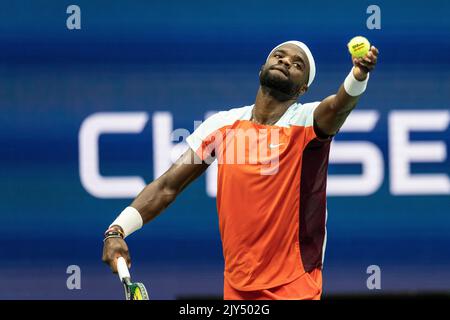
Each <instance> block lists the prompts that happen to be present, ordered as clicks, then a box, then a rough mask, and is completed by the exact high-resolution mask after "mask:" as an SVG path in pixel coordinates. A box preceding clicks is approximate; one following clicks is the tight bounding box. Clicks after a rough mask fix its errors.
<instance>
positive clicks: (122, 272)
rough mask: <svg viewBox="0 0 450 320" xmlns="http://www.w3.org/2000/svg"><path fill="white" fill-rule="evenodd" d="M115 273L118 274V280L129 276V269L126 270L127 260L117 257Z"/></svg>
mask: <svg viewBox="0 0 450 320" xmlns="http://www.w3.org/2000/svg"><path fill="white" fill-rule="evenodd" d="M117 273H118V274H119V278H120V281H122V282H123V279H124V278H131V277H130V271H128V267H127V262H126V261H125V259H124V258H123V257H119V258H118V259H117Z"/></svg>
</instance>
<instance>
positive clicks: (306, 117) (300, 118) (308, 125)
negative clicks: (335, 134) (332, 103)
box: [293, 101, 332, 145]
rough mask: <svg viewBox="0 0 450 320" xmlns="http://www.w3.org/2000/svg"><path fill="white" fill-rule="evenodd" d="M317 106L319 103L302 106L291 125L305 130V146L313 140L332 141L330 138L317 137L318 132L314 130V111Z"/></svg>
mask: <svg viewBox="0 0 450 320" xmlns="http://www.w3.org/2000/svg"><path fill="white" fill-rule="evenodd" d="M319 104H320V101H315V102H310V103H305V104H302V105H301V106H300V108H299V109H298V110H296V114H295V115H294V119H293V124H294V125H296V126H302V127H304V128H305V133H306V134H305V145H306V144H308V143H309V142H310V141H311V140H313V139H316V140H318V141H330V140H331V139H332V136H328V137H319V136H318V135H317V131H318V130H317V128H315V121H314V110H316V108H317V107H318V106H319Z"/></svg>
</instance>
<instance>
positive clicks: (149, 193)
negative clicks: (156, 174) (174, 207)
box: [130, 179, 178, 224]
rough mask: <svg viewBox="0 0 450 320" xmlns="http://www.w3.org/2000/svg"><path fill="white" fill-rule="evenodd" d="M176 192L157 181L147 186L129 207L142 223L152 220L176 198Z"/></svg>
mask: <svg viewBox="0 0 450 320" xmlns="http://www.w3.org/2000/svg"><path fill="white" fill-rule="evenodd" d="M177 195H178V191H177V190H174V189H172V188H170V187H168V186H166V185H165V183H164V181H161V180H160V179H157V180H155V181H153V182H152V183H150V184H148V185H147V186H146V187H145V188H144V189H143V190H142V191H141V192H140V193H139V194H138V196H137V197H136V198H135V199H134V200H133V202H132V203H131V205H130V206H131V207H133V208H135V209H136V210H137V211H138V212H139V213H140V214H141V217H142V220H143V223H144V224H145V223H147V222H149V221H151V220H153V219H154V218H155V217H156V216H157V215H159V214H160V213H161V212H162V211H163V210H164V209H165V208H167V207H168V206H169V205H170V204H171V203H172V202H173V201H174V200H175V198H176V197H177Z"/></svg>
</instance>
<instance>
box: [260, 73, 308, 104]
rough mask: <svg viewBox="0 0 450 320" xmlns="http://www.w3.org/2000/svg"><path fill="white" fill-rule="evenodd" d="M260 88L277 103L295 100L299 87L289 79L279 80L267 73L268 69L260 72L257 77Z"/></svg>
mask: <svg viewBox="0 0 450 320" xmlns="http://www.w3.org/2000/svg"><path fill="white" fill-rule="evenodd" d="M259 83H260V85H261V87H263V88H265V89H266V90H264V91H266V92H267V93H268V94H269V95H271V96H272V97H274V98H275V99H276V100H278V101H287V100H292V99H297V96H298V90H299V86H298V85H295V83H293V82H292V81H291V80H289V79H281V78H279V77H276V76H274V75H273V74H271V73H270V72H269V68H266V69H264V70H263V71H261V75H260V76H259Z"/></svg>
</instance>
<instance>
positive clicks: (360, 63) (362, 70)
mask: <svg viewBox="0 0 450 320" xmlns="http://www.w3.org/2000/svg"><path fill="white" fill-rule="evenodd" d="M377 58H378V49H377V48H375V47H374V46H372V47H371V48H370V50H369V52H368V53H367V54H366V56H365V57H363V58H353V68H352V70H351V72H350V74H349V75H348V76H347V78H346V79H345V81H344V83H343V84H342V85H341V86H340V87H339V90H338V92H337V93H336V94H334V95H331V96H329V97H327V98H325V99H324V100H323V101H322V102H321V103H320V104H319V105H318V106H317V108H316V109H315V111H314V121H315V123H316V129H318V131H319V133H320V134H321V135H325V136H332V135H335V134H336V133H337V132H338V131H339V129H340V128H341V126H342V125H343V124H344V122H345V119H347V117H348V115H349V114H350V112H351V111H352V110H353V109H354V108H355V107H356V104H357V103H358V100H359V98H360V96H361V94H362V93H363V92H364V90H365V88H366V84H367V80H368V77H369V72H371V71H372V70H373V69H374V68H375V65H376V63H377Z"/></svg>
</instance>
